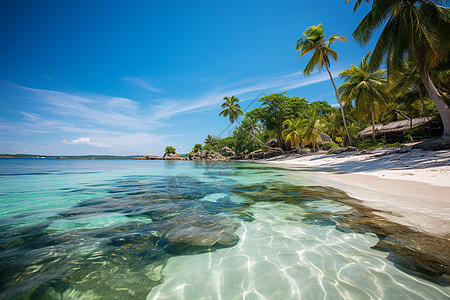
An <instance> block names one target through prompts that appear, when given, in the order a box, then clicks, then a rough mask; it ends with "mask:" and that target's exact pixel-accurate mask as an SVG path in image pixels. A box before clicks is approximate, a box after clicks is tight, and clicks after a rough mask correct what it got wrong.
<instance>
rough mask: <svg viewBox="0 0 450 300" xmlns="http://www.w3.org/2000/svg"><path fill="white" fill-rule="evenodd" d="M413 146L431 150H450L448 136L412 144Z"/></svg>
mask: <svg viewBox="0 0 450 300" xmlns="http://www.w3.org/2000/svg"><path fill="white" fill-rule="evenodd" d="M414 148H416V149H422V150H432V151H439V150H450V138H447V139H443V138H440V139H436V140H429V141H425V142H422V143H419V144H416V145H414Z"/></svg>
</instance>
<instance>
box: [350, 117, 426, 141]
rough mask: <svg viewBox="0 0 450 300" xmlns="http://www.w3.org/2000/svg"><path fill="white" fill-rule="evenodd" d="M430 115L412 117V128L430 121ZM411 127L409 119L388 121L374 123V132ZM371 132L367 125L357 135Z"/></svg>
mask: <svg viewBox="0 0 450 300" xmlns="http://www.w3.org/2000/svg"><path fill="white" fill-rule="evenodd" d="M430 119H431V118H430V117H423V118H415V119H412V128H416V127H419V126H420V125H423V124H425V123H426V122H428V121H430ZM409 129H411V121H410V120H400V121H395V122H390V123H387V124H375V134H384V133H394V132H405V131H407V130H409ZM371 134H372V125H370V126H368V127H367V128H365V129H364V130H362V131H360V132H359V133H358V136H359V137H365V136H368V135H371Z"/></svg>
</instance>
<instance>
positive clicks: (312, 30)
mask: <svg viewBox="0 0 450 300" xmlns="http://www.w3.org/2000/svg"><path fill="white" fill-rule="evenodd" d="M303 36H304V37H303V38H301V39H299V40H298V41H297V44H296V45H295V50H298V51H300V55H299V57H298V59H301V58H302V57H303V56H304V55H305V54H307V53H310V52H314V53H313V55H312V57H311V60H310V61H309V62H308V64H307V65H306V67H305V69H304V70H303V73H304V74H305V75H307V76H309V74H310V73H311V72H312V71H313V70H314V69H315V68H317V69H318V70H319V71H321V70H322V68H323V67H324V66H325V69H326V70H327V72H328V75H329V76H330V80H331V83H332V84H333V87H334V91H335V94H336V98H337V100H338V102H339V106H340V108H341V114H342V120H343V122H344V127H345V131H346V133H347V138H348V142H349V144H350V145H351V144H352V137H351V135H350V132H349V131H348V126H347V121H346V119H345V113H344V108H343V106H342V102H341V99H340V98H339V94H338V91H337V88H336V84H335V83H334V80H333V76H332V75H331V72H330V57H331V58H332V59H333V60H334V61H335V62H336V61H337V57H338V53H337V52H336V51H334V50H333V49H331V44H332V43H334V42H336V41H343V42H346V41H347V39H346V38H345V37H343V36H336V35H334V34H333V35H331V36H330V37H329V38H328V39H326V40H325V35H324V33H323V25H322V24H319V25H317V26H311V27H308V28H307V29H306V31H305V32H303Z"/></svg>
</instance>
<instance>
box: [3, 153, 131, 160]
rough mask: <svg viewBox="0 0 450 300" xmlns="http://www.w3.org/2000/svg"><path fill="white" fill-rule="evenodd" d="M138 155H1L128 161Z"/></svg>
mask: <svg viewBox="0 0 450 300" xmlns="http://www.w3.org/2000/svg"><path fill="white" fill-rule="evenodd" d="M136 156H137V155H129V156H119V155H37V154H0V158H22V159H23V158H32V159H126V160H128V159H129V160H131V159H133V158H135V157H136Z"/></svg>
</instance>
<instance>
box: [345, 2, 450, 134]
mask: <svg viewBox="0 0 450 300" xmlns="http://www.w3.org/2000/svg"><path fill="white" fill-rule="evenodd" d="M366 2H368V1H366ZM360 3H361V0H358V1H357V4H360ZM442 3H443V1H438V0H433V1H430V0H372V8H371V10H370V11H369V13H367V15H366V16H365V17H364V18H363V19H362V20H361V22H360V23H359V25H358V27H357V28H356V30H355V32H354V33H353V37H354V39H355V40H356V41H357V42H359V43H360V44H364V45H366V44H367V43H368V42H369V41H370V40H371V38H372V35H373V33H374V31H375V30H376V29H377V28H379V27H380V26H381V25H382V24H385V27H384V29H383V31H382V32H381V34H380V37H379V38H378V41H377V43H376V45H375V48H374V50H373V54H372V57H371V58H370V62H369V66H370V68H371V69H372V70H375V69H377V68H378V67H379V66H380V65H381V64H382V63H383V62H384V63H385V64H386V67H387V70H388V76H389V77H391V76H392V74H393V73H395V72H396V71H398V70H400V68H401V66H402V62H403V60H404V59H405V57H408V59H410V60H412V61H413V62H414V63H415V64H416V66H417V69H418V71H419V74H420V77H421V79H422V82H423V84H424V86H425V89H426V90H427V92H428V94H429V95H430V97H431V99H432V100H433V102H434V104H435V105H436V108H437V109H438V111H439V114H440V116H441V119H442V123H443V125H444V132H443V135H442V138H443V139H449V138H450V106H449V105H448V104H447V103H446V102H445V101H444V99H443V98H442V95H441V94H440V92H439V91H438V90H437V89H436V87H435V85H434V83H433V82H432V80H431V77H430V71H432V70H433V68H435V67H437V66H438V65H439V64H440V63H442V62H445V61H447V60H448V58H449V57H450V56H449V53H450V34H448V33H449V32H450V8H446V7H443V6H439V5H438V4H442ZM355 9H356V7H355Z"/></svg>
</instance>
